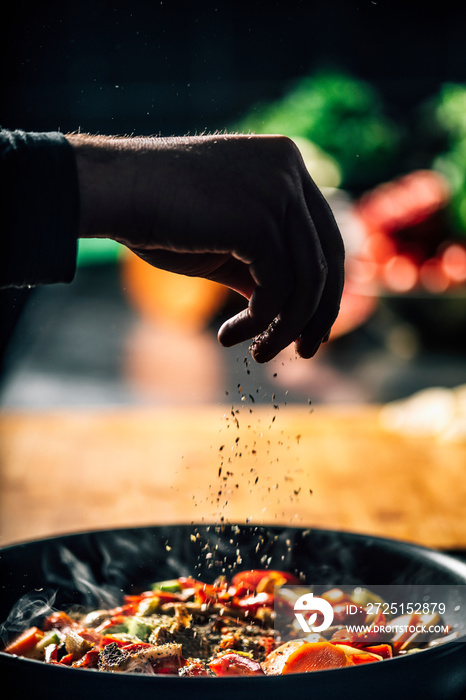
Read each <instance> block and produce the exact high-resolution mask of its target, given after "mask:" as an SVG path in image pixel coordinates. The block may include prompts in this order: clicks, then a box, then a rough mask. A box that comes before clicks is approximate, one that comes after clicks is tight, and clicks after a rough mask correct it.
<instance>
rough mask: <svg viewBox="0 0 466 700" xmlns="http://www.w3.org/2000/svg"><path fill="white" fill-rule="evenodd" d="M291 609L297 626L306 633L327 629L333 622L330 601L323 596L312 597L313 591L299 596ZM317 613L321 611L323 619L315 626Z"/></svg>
mask: <svg viewBox="0 0 466 700" xmlns="http://www.w3.org/2000/svg"><path fill="white" fill-rule="evenodd" d="M293 609H294V614H295V617H296V619H297V621H298V623H299V626H300V627H301V629H302V630H303V632H305V633H306V634H310V633H312V632H322V631H323V630H326V629H328V627H330V625H331V624H332V622H333V608H332V606H331V605H330V603H329V602H327V601H326V600H324V599H323V598H318V597H314V594H313V593H305V594H304V595H302V596H300V597H299V598H298V600H297V601H296V603H295V604H294V606H293ZM317 613H321V614H322V615H323V616H324V619H323V622H321V623H320V625H317V626H315V623H316V621H317ZM306 615H307V619H306Z"/></svg>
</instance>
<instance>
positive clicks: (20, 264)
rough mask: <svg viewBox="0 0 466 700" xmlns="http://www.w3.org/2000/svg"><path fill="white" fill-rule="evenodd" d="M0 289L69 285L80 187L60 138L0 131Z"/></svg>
mask: <svg viewBox="0 0 466 700" xmlns="http://www.w3.org/2000/svg"><path fill="white" fill-rule="evenodd" d="M0 173H1V187H0V202H1V208H0V245H1V249H0V288H6V287H27V286H35V285H38V284H49V283H53V282H71V280H72V279H73V277H74V274H75V271H76V246H77V243H76V242H77V237H78V218H79V188H78V175H77V169H76V162H75V157H74V152H73V149H72V147H71V145H70V144H69V143H68V141H67V140H66V139H65V137H64V136H63V134H60V133H58V132H51V133H26V132H24V131H8V130H4V129H2V130H0Z"/></svg>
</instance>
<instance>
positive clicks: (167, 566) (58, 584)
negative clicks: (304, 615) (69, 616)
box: [0, 524, 466, 700]
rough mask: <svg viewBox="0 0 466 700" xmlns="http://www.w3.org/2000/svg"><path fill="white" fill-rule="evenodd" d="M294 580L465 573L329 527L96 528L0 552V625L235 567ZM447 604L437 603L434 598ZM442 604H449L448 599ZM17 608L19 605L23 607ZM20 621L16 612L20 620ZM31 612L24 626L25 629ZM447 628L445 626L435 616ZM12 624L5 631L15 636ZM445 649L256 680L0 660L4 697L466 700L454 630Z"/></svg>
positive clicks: (443, 580) (420, 551) (404, 548)
mask: <svg viewBox="0 0 466 700" xmlns="http://www.w3.org/2000/svg"><path fill="white" fill-rule="evenodd" d="M267 567H270V568H279V569H284V570H288V571H293V572H295V573H301V572H302V573H303V574H304V575H305V578H306V582H308V583H316V584H322V585H325V584H329V585H331V586H334V585H344V584H348V585H349V584H351V585H364V586H367V587H369V588H370V586H371V584H372V585H377V586H391V585H401V584H403V585H405V584H416V585H420V584H428V585H446V586H447V589H446V590H450V589H451V591H452V594H453V591H454V590H455V586H462V585H465V584H466V565H465V564H463V563H461V562H460V561H457V560H456V559H454V558H452V557H449V556H447V555H443V554H441V553H439V552H436V551H433V550H429V549H425V548H422V547H419V546H416V545H413V544H410V543H406V542H400V541H394V540H388V539H383V538H377V537H372V536H365V535H360V534H353V533H348V532H337V531H329V530H319V529H315V530H314V529H312V530H306V529H302V528H292V527H278V526H272V527H268V526H254V525H239V526H237V525H223V526H216V525H215V526H214V525H205V524H204V525H197V526H196V525H171V526H161V527H142V528H129V529H118V530H103V531H95V532H87V533H79V534H73V535H65V536H61V537H53V538H49V539H44V540H39V541H32V542H26V543H22V544H16V545H12V546H9V547H5V548H3V549H1V550H0V584H1V597H0V620H2V621H3V620H6V619H7V618H8V616H9V615H10V617H9V622H8V625H7V626H8V627H12V626H13V627H14V626H15V620H14V613H13V614H12V613H11V611H12V609H13V610H16V611H18V609H19V608H18V605H17V603H18V600H20V599H21V602H22V603H26V602H28V601H29V602H31V601H35V602H37V600H40V599H42V600H44V599H46V598H47V597H48V598H49V602H50V603H51V604H53V607H54V609H59V608H61V607H62V606H68V605H71V604H76V603H79V604H82V605H86V606H87V605H90V606H94V607H99V606H100V607H101V606H102V605H103V604H107V605H108V604H110V605H111V604H112V603H117V602H118V598H119V597H121V594H122V592H125V593H127V592H137V591H141V590H144V589H145V588H146V587H147V586H148V585H149V584H150V582H152V581H155V580H161V579H166V578H173V577H176V576H181V575H193V576H196V577H198V578H200V579H202V580H204V581H213V580H214V579H215V578H216V577H217V576H218V575H219V574H221V573H227V574H228V575H231V574H232V573H234V572H235V571H238V570H241V569H247V568H267ZM445 602H446V603H447V608H448V602H449V601H448V600H446V601H445ZM450 602H451V601H450ZM25 610H26V612H27V610H29V608H25ZM25 614H26V613H25V612H24V609H23V610H22V615H23V616H24V615H25ZM37 621H38V620H36V619H35V618H34V617H33V615H32V614H31V615H29V618H28V619H27V620H23V624H24V626H29V625H30V624H34V623H35V622H37ZM446 621H447V622H448V619H446ZM18 627H19V625H17V626H16V633H17V631H18ZM460 633H461V635H462V636H461V637H460V638H459V639H457V640H455V641H453V642H448V643H446V644H444V645H440V646H437V647H433V648H430V649H426V650H424V651H422V652H419V653H416V654H410V655H406V656H403V657H398V658H394V659H389V660H386V661H382V662H379V663H373V664H365V665H361V666H355V667H352V668H343V669H337V670H327V671H316V672H312V673H306V674H293V675H288V676H266V677H224V678H205V677H195V678H178V677H173V676H146V675H136V674H113V673H104V672H97V671H94V670H89V669H71V668H67V667H60V666H52V665H48V664H44V663H42V662H39V661H33V660H28V659H24V658H18V657H14V656H11V655H8V654H5V653H0V678H1V680H2V685H4V686H5V687H7V688H8V687H10V688H11V689H13V691H12V692H13V697H14V698H15V699H21V698H28V700H30V699H31V698H34V699H36V698H44V699H47V700H50V698H58V697H60V698H61V697H63V698H66V699H67V700H78V699H79V700H83V698H87V699H89V700H94V698H95V699H96V700H97V699H98V700H102V699H107V698H108V699H110V698H118V700H126V699H131V700H146V699H149V698H150V699H151V700H154V699H158V698H160V699H161V700H162V699H164V698H167V699H170V700H181V699H183V700H186V698H189V699H190V700H192V699H197V698H199V699H202V700H214V699H215V700H218V698H221V699H222V700H233V698H234V699H237V698H244V699H249V698H254V699H256V698H257V697H258V696H260V697H262V698H264V700H283V698H285V697H287V696H289V695H291V694H292V695H293V696H294V697H298V698H305V699H306V700H307V699H309V700H310V699H311V698H312V699H314V698H324V697H325V698H326V699H328V698H330V699H332V698H352V699H353V698H354V700H380V699H385V698H387V699H388V698H390V699H392V698H397V699H403V698H406V699H408V698H409V699H412V698H415V697H418V698H421V699H422V700H461V699H462V698H466V629H462V630H460Z"/></svg>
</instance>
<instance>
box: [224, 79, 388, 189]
mask: <svg viewBox="0 0 466 700" xmlns="http://www.w3.org/2000/svg"><path fill="white" fill-rule="evenodd" d="M236 128H237V129H239V130H240V131H252V132H255V133H280V134H284V135H286V136H289V137H290V138H293V137H301V138H306V139H308V140H310V141H311V142H313V143H314V144H316V145H317V146H318V147H319V148H321V149H322V150H323V151H324V152H326V153H328V154H329V155H330V156H332V157H333V158H334V159H335V160H336V162H337V163H338V165H339V167H340V170H341V173H342V185H343V186H344V187H349V188H352V187H356V188H357V187H361V186H363V187H366V186H370V185H372V184H375V183H377V182H378V181H380V180H381V179H384V178H386V177H387V176H388V174H389V173H390V171H391V168H392V167H393V162H394V159H395V158H396V154H397V151H398V147H399V143H400V128H399V127H398V126H397V125H395V124H394V123H393V122H392V121H391V120H389V119H388V117H387V116H385V115H384V114H383V109H382V105H381V102H380V99H379V97H378V95H377V93H376V91H375V90H374V89H373V88H372V86H370V85H369V84H368V83H366V82H364V81H361V80H357V79H355V78H353V77H351V76H349V75H346V74H344V73H341V72H327V71H323V72H319V73H316V74H314V75H311V76H308V77H305V78H302V79H301V80H299V81H298V82H297V83H296V84H295V85H294V86H293V87H292V88H291V89H290V90H289V92H288V93H286V94H285V95H284V96H283V97H282V98H281V99H279V100H277V101H275V102H272V103H269V104H265V105H257V106H255V107H254V108H253V109H252V110H251V111H250V113H249V114H247V115H246V116H245V117H244V118H243V119H242V120H241V121H240V122H239V123H238V124H237V125H236Z"/></svg>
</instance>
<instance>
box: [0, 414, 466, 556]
mask: <svg viewBox="0 0 466 700" xmlns="http://www.w3.org/2000/svg"><path fill="white" fill-rule="evenodd" d="M0 445H1V452H0V456H1V462H0V469H1V492H0V498H1V502H0V507H1V508H0V512H1V516H0V517H1V523H0V527H1V543H2V544H8V543H11V542H17V541H21V540H25V539H32V538H40V537H43V536H48V535H53V534H61V533H64V532H74V531H81V530H86V529H100V528H107V527H116V526H127V525H144V524H160V523H176V522H188V523H189V522H201V521H206V522H214V521H220V520H221V519H222V518H224V519H225V520H227V521H230V522H245V521H251V522H257V523H273V524H277V523H285V524H295V525H299V526H301V525H305V526H316V527H324V528H335V529H343V530H352V531H356V532H364V533H371V534H376V535H382V536H390V537H394V538H398V539H406V540H411V541H414V542H418V543H421V544H424V545H428V546H433V547H442V548H463V549H464V548H466V528H465V520H466V478H465V471H466V445H464V444H463V445H448V444H440V443H438V442H435V441H434V440H432V439H430V438H417V439H416V438H406V437H399V436H393V435H389V434H387V433H384V432H383V430H382V429H381V428H380V425H379V413H378V409H377V408H375V407H372V408H371V407H364V408H359V407H354V408H351V407H345V408H324V407H317V408H315V409H314V411H313V412H311V411H310V409H309V408H308V407H306V406H285V407H283V406H281V407H280V408H278V409H276V408H273V407H271V406H270V407H269V406H263V407H257V408H256V407H251V406H249V405H244V404H243V405H239V406H235V407H234V409H233V410H232V407H230V406H211V407H205V408H204V407H200V408H193V409H190V408H186V409H169V410H158V409H152V408H148V409H144V408H135V409H121V410H108V411H99V412H97V411H91V410H86V411H68V410H63V411H60V412H59V413H58V412H37V413H11V414H3V415H1V416H0ZM219 470H220V471H221V473H220V475H219ZM311 491H312V493H311Z"/></svg>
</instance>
